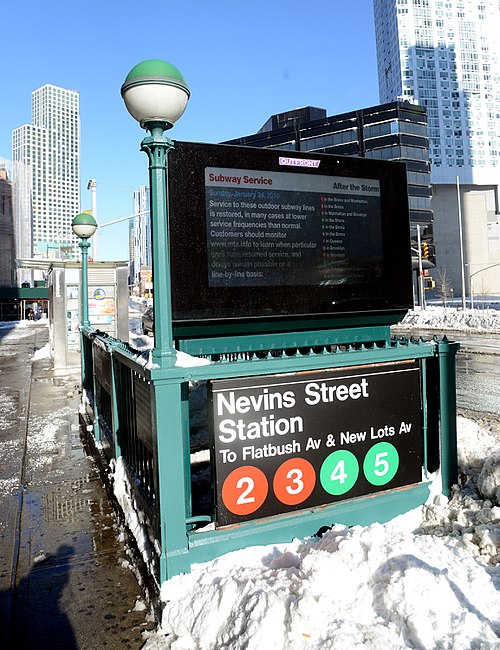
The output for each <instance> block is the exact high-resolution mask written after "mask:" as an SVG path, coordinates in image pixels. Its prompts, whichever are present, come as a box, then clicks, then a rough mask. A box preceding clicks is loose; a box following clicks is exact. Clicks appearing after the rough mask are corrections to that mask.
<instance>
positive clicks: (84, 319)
mask: <svg viewBox="0 0 500 650" xmlns="http://www.w3.org/2000/svg"><path fill="white" fill-rule="evenodd" d="M78 245H79V246H80V248H81V250H82V295H81V300H80V305H81V324H82V327H90V321H89V267H88V252H89V248H90V241H89V239H88V238H87V237H82V238H81V239H80V242H79V244H78Z"/></svg>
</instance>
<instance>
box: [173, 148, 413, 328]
mask: <svg viewBox="0 0 500 650" xmlns="http://www.w3.org/2000/svg"><path fill="white" fill-rule="evenodd" d="M284 159H285V160H288V161H289V162H288V163H285V164H283V160H284ZM311 161H313V162H311ZM207 167H215V168H229V169H231V168H232V169H238V170H241V169H244V170H251V171H262V172H286V173H290V172H292V173H296V174H305V175H322V176H336V177H347V178H359V179H373V180H376V181H378V182H379V183H380V208H381V230H382V233H381V234H382V251H383V261H382V270H381V272H380V277H379V279H378V282H377V283H373V284H371V283H370V284H369V285H368V284H349V285H344V286H338V285H334V286H329V285H326V286H325V285H318V286H311V285H287V286H236V287H234V286H227V287H225V286H217V287H213V286H209V279H208V247H207V233H206V187H205V169H206V168H207ZM167 183H168V198H167V200H168V216H169V245H170V272H171V286H172V314H173V324H174V335H175V336H176V338H179V337H180V338H190V337H196V336H203V335H204V334H205V333H206V331H207V328H208V329H209V330H210V333H211V334H212V335H213V334H214V333H217V332H218V331H219V330H220V331H221V332H224V331H227V330H228V328H229V329H231V328H232V329H233V330H234V331H237V332H238V333H239V334H252V333H255V332H256V331H257V332H266V331H269V332H272V331H278V330H279V331H290V330H293V329H294V328H295V327H296V323H298V322H300V323H301V326H300V328H301V329H304V328H312V329H314V328H315V327H318V328H319V327H325V324H326V325H327V326H331V327H335V326H344V325H345V323H346V322H348V324H349V326H362V325H365V324H371V323H373V321H374V319H373V317H374V316H375V321H376V322H377V323H384V324H392V323H394V322H397V321H398V320H400V319H401V318H402V317H403V316H404V314H405V313H406V311H407V310H408V309H410V308H411V307H412V305H413V288H412V268H411V248H410V223H409V210H408V192H407V176H406V166H405V164H404V163H399V162H389V161H382V160H374V159H367V158H358V157H351V156H336V155H331V154H318V153H312V152H298V151H292V152H291V151H285V150H276V149H257V148H252V147H240V146H232V145H212V144H204V143H193V142H181V141H176V142H174V149H173V150H172V151H171V152H170V153H169V157H168V171H167ZM367 317H368V319H367ZM370 317H371V318H370Z"/></svg>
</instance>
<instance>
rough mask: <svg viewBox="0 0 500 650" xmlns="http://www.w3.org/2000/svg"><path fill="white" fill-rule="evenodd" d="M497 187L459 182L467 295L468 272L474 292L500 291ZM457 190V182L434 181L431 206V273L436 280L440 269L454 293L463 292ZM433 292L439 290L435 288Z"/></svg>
mask: <svg viewBox="0 0 500 650" xmlns="http://www.w3.org/2000/svg"><path fill="white" fill-rule="evenodd" d="M496 191H497V188H495V187H494V186H489V187H488V186H484V187H478V186H470V185H465V186H460V200H461V210H462V234H463V249H464V264H465V265H466V266H465V287H466V291H465V292H466V296H467V297H469V296H470V284H471V282H470V276H471V275H472V274H475V275H474V276H473V280H472V282H473V290H474V295H475V296H479V295H480V294H500V266H498V267H496V268H492V269H488V270H485V271H482V269H485V268H486V267H488V266H491V265H494V264H500V250H499V246H498V241H497V239H496V238H495V235H497V230H498V227H497V226H495V224H496V223H497V222H498V218H499V216H498V214H496V211H497V209H498V204H497V196H496ZM457 199H458V194H457V187H456V185H434V186H433V197H432V207H433V210H434V243H435V247H436V269H433V271H432V275H433V277H434V278H435V279H436V280H438V279H439V275H440V273H442V274H445V276H446V279H447V280H448V282H449V283H450V284H451V286H452V287H453V292H454V296H455V297H461V295H462V276H461V260H460V235H459V221H458V200H457ZM436 293H439V292H438V291H436Z"/></svg>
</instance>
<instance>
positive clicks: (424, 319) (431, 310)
mask: <svg viewBox="0 0 500 650" xmlns="http://www.w3.org/2000/svg"><path fill="white" fill-rule="evenodd" d="M400 325H401V326H402V327H414V328H417V329H418V328H429V329H451V330H458V331H463V332H466V331H468V332H491V333H500V311H496V310H494V309H456V308H453V307H427V308H426V309H415V310H412V311H410V312H408V314H407V315H406V316H405V318H404V319H403V320H402V322H401V324H400Z"/></svg>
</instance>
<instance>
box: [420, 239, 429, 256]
mask: <svg viewBox="0 0 500 650" xmlns="http://www.w3.org/2000/svg"><path fill="white" fill-rule="evenodd" d="M422 257H425V259H426V260H427V259H429V244H428V243H427V242H423V244H422Z"/></svg>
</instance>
